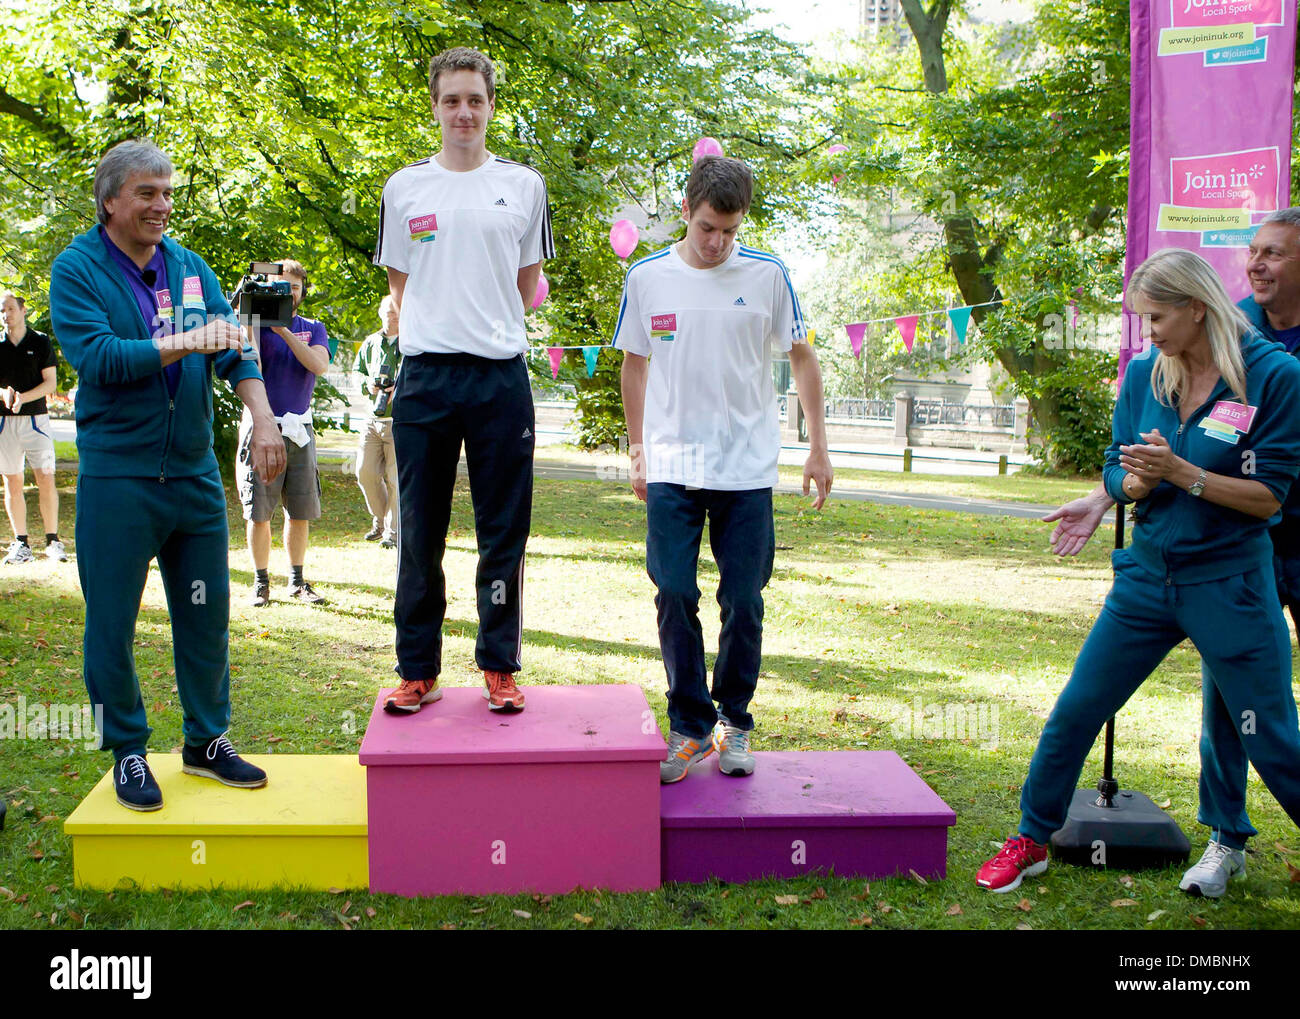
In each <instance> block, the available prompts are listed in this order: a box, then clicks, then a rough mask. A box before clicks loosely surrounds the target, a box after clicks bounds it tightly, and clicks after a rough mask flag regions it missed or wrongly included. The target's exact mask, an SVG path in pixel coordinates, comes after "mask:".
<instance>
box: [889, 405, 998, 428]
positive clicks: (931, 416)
mask: <svg viewBox="0 0 1300 1019" xmlns="http://www.w3.org/2000/svg"><path fill="white" fill-rule="evenodd" d="M912 424H914V425H957V426H960V427H971V426H975V427H980V426H983V427H988V428H1015V427H1016V408H1015V405H1014V404H982V405H981V404H971V403H947V402H945V401H943V400H913V401H912Z"/></svg>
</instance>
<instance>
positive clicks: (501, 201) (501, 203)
mask: <svg viewBox="0 0 1300 1019" xmlns="http://www.w3.org/2000/svg"><path fill="white" fill-rule="evenodd" d="M492 204H493V205H505V204H506V200H505V199H504V198H498V199H497V200H496V201H495V202H493V203H492Z"/></svg>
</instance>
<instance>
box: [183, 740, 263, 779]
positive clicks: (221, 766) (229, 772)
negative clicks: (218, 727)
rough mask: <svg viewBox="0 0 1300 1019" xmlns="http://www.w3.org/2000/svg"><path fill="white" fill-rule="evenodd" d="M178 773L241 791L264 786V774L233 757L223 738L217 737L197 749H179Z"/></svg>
mask: <svg viewBox="0 0 1300 1019" xmlns="http://www.w3.org/2000/svg"><path fill="white" fill-rule="evenodd" d="M181 771H183V772H185V774H187V775H199V776H201V777H203V778H215V779H216V780H217V781H218V782H221V783H223V784H224V785H233V786H236V787H238V788H240V789H258V788H260V787H261V786H264V785H266V772H264V771H263V770H262V769H261V768H259V767H257V766H256V765H252V764H249V763H248V762H247V761H246V760H244V759H243V758H242V757H240V756H239V755H238V754H236V753H235V748H234V747H232V746H231V745H230V740H228V739H226V737H225V736H218V737H217V738H216V739H212V740H209V741H208V742H207V743H205V744H203V745H202V746H198V747H192V746H190V745H189V744H188V743H186V744H185V746H184V748H183V749H182V750H181Z"/></svg>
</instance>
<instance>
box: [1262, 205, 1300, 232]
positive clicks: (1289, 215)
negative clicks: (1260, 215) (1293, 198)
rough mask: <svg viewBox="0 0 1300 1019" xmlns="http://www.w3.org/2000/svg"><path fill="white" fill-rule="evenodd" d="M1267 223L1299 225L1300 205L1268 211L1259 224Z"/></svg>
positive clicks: (1265, 224) (1266, 224) (1264, 224)
mask: <svg viewBox="0 0 1300 1019" xmlns="http://www.w3.org/2000/svg"><path fill="white" fill-rule="evenodd" d="M1269 223H1285V224H1286V225H1287V226H1295V227H1300V206H1292V207H1291V208H1289V209H1278V210H1277V212H1270V213H1269V214H1268V215H1267V216H1265V217H1264V222H1262V223H1260V224H1259V225H1260V226H1268V224H1269Z"/></svg>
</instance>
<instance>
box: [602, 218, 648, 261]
mask: <svg viewBox="0 0 1300 1019" xmlns="http://www.w3.org/2000/svg"><path fill="white" fill-rule="evenodd" d="M640 243H641V231H640V230H638V229H637V228H636V224H635V223H633V222H632V221H631V220H630V219H620V220H619V221H618V222H617V223H615V224H614V225H613V226H611V227H610V228H609V246H610V247H611V248H613V249H614V254H616V255H617V256H618V257H619V258H627V256H628V255H630V254H632V252H634V251H635V250H636V246H637V245H638V244H640Z"/></svg>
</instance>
